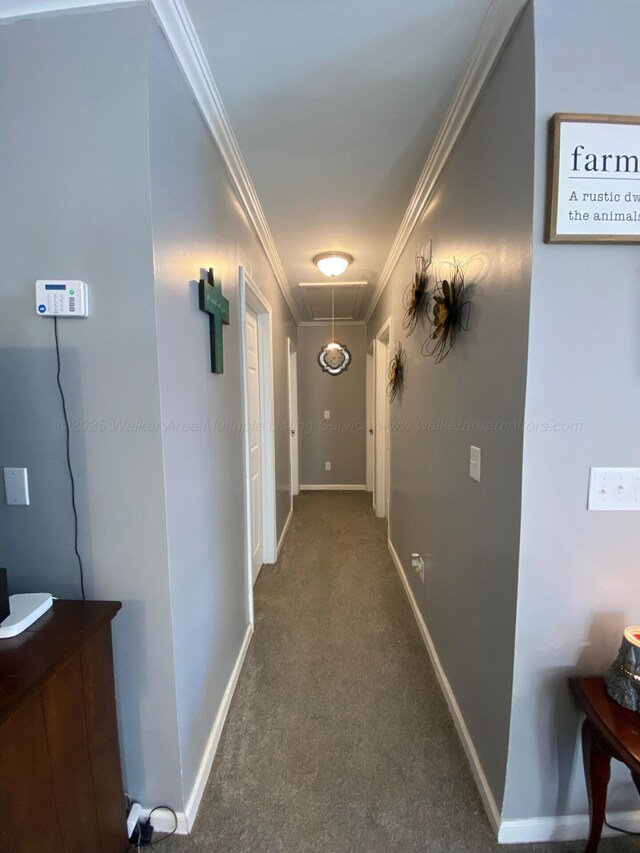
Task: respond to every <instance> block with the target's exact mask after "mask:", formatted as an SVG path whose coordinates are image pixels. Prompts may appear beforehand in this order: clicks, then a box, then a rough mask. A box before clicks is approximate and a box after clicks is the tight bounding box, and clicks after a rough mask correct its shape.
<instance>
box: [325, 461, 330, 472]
mask: <svg viewBox="0 0 640 853" xmlns="http://www.w3.org/2000/svg"><path fill="white" fill-rule="evenodd" d="M324 470H325V471H330V470H331V462H325V463H324Z"/></svg>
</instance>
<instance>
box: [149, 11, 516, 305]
mask: <svg viewBox="0 0 640 853" xmlns="http://www.w3.org/2000/svg"><path fill="white" fill-rule="evenodd" d="M155 2H160V0H155ZM174 2H177V0H174ZM184 3H185V6H186V8H187V10H188V12H189V14H190V16H191V19H192V20H193V25H194V27H195V30H196V32H197V33H198V37H199V40H200V42H201V44H202V45H204V54H205V55H206V59H207V61H208V64H209V65H210V67H211V72H212V75H213V77H215V80H216V84H217V89H216V91H218V90H219V93H220V97H221V100H222V101H224V108H223V109H225V110H226V112H225V115H226V113H228V116H229V121H230V124H231V125H232V126H233V129H234V132H235V134H236V136H237V140H238V146H239V149H242V152H243V155H244V158H245V159H246V163H247V168H248V171H249V172H250V174H251V179H252V181H253V184H252V187H253V186H255V190H254V192H255V195H256V200H257V198H258V197H259V198H260V201H261V203H262V206H263V207H264V215H265V217H266V220H268V222H269V226H268V227H269V228H270V229H271V230H270V232H269V233H270V234H271V232H272V233H273V240H274V252H275V245H277V247H278V251H279V257H281V258H282V269H283V271H284V277H285V279H286V282H287V287H288V289H289V292H290V294H291V300H292V302H293V304H294V306H295V309H296V310H295V313H296V314H297V315H298V320H300V319H302V320H304V321H310V320H313V319H314V318H319V317H320V316H321V315H322V313H323V312H321V311H317V310H314V309H313V302H312V295H316V294H314V292H313V291H305V290H304V289H303V288H300V287H299V282H301V281H302V282H307V283H308V282H317V283H321V281H322V275H321V274H320V273H319V271H318V270H317V269H316V268H315V266H314V264H313V257H314V256H315V255H316V254H318V253H319V252H322V251H325V250H326V249H327V248H332V249H337V250H341V251H344V252H348V253H350V254H351V255H353V257H354V261H353V264H352V265H351V266H350V267H349V269H348V271H347V272H345V273H344V274H343V277H344V278H345V279H349V280H364V281H366V282H367V285H366V287H362V288H360V290H359V293H358V297H359V298H358V300H357V306H355V313H354V312H352V313H351V314H350V315H349V316H350V317H351V319H355V320H363V319H368V318H369V317H370V316H371V314H372V312H373V308H374V307H375V303H376V302H377V299H378V297H379V295H380V293H381V292H382V290H383V289H384V286H385V284H386V283H387V281H388V280H389V277H390V275H391V272H392V270H393V268H394V267H395V264H396V263H397V261H398V259H399V257H400V254H401V253H402V250H403V248H404V246H405V245H406V242H407V240H408V238H409V236H410V234H411V232H412V231H413V229H414V228H415V225H416V224H417V222H418V220H419V218H420V216H421V215H422V213H423V212H424V209H425V207H426V205H427V203H428V201H429V198H430V197H431V194H432V193H433V189H434V185H435V183H436V181H437V178H438V176H439V174H440V172H441V170H442V168H443V165H444V163H445V162H446V159H447V157H448V155H449V153H450V151H451V149H452V147H453V145H454V144H455V141H456V139H457V136H458V134H459V133H460V130H461V129H462V126H463V125H464V122H465V120H466V118H467V116H468V115H469V112H470V111H471V109H472V107H473V104H474V102H475V100H476V98H477V96H478V94H479V92H480V90H481V89H482V86H483V84H484V81H485V80H486V78H487V76H488V75H489V73H490V72H491V69H492V67H493V65H494V62H495V59H496V57H497V55H498V52H499V50H500V48H501V46H502V44H503V42H504V40H505V38H506V37H507V35H508V34H509V32H510V30H511V28H512V26H513V23H514V21H515V19H516V17H517V16H518V14H519V12H520V11H521V10H522V8H523V7H524V5H525V3H526V0H433V2H430V3H428V4H425V3H424V2H422V0H397V2H396V3H395V4H393V5H391V4H386V3H382V2H374V4H373V5H372V3H371V0H346V2H345V0H324V2H323V3H322V4H317V3H315V2H312V0H299V2H297V3H296V5H295V14H294V13H293V7H292V4H291V2H290V0H273V2H272V3H269V4H264V3H260V2H258V0H184ZM434 35H436V36H437V37H436V38H434V37H433V36H434ZM213 77H212V79H213ZM243 162H244V161H243ZM425 164H426V165H425ZM407 205H408V206H407ZM260 210H262V207H261V208H260ZM266 220H265V221H266ZM399 224H400V228H399V229H398V225H399ZM275 254H276V255H277V254H278V253H277V252H275ZM337 281H339V279H337ZM346 296H347V294H346V292H345V293H344V294H343V297H342V298H343V299H346ZM323 298H324V297H323V295H322V292H321V291H318V292H317V299H316V302H317V301H318V299H320V300H322V299H323ZM345 316H346V315H345Z"/></svg>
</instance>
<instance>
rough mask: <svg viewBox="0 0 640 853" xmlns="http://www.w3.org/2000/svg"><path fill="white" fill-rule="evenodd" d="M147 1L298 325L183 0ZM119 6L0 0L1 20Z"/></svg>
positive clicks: (102, 1)
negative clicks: (179, 67)
mask: <svg viewBox="0 0 640 853" xmlns="http://www.w3.org/2000/svg"><path fill="white" fill-rule="evenodd" d="M145 2H147V3H148V5H149V6H150V7H151V8H152V10H153V12H154V14H155V16H156V18H157V19H158V22H159V23H160V26H161V27H162V30H163V32H164V34H165V36H166V37H167V40H168V42H169V44H170V45H171V48H172V50H173V52H174V54H175V56H176V59H177V60H178V63H179V64H180V66H181V68H182V71H183V73H184V75H185V77H186V80H187V83H188V84H189V87H190V89H191V91H192V92H193V95H194V97H195V100H196V103H197V104H198V106H199V108H200V111H201V112H202V115H203V117H204V120H205V122H206V123H207V125H208V126H209V130H210V131H211V135H212V136H213V139H214V141H215V143H216V145H217V147H218V150H219V151H220V154H221V155H222V158H223V160H224V162H225V165H226V167H227V170H228V172H229V176H230V178H231V181H232V183H233V185H234V187H235V190H236V192H237V193H238V197H239V199H240V202H241V204H242V206H243V208H244V211H245V213H246V214H247V217H248V219H249V221H250V223H251V225H252V226H253V229H254V231H255V232H256V236H257V237H258V240H259V241H260V244H261V246H262V248H263V249H264V252H265V254H266V256H267V259H268V261H269V263H270V265H271V268H272V270H273V274H274V276H275V278H276V281H277V282H278V285H279V286H280V290H281V291H282V296H283V297H284V300H285V302H286V303H287V305H288V306H289V310H290V311H291V314H292V315H293V319H294V320H295V321H296V323H297V322H298V321H299V319H300V318H299V315H298V311H297V309H296V307H295V304H294V301H293V297H292V294H291V290H290V288H289V283H288V281H287V276H286V274H285V271H284V267H283V265H282V261H281V260H280V255H279V254H278V250H277V248H276V244H275V242H274V239H273V235H272V234H271V230H270V228H269V224H268V222H267V219H266V217H265V215H264V211H263V209H262V205H261V204H260V199H259V198H258V195H257V193H256V190H255V187H254V186H253V182H252V181H251V177H250V175H249V172H248V170H247V166H246V163H245V161H244V157H243V156H242V152H241V151H240V146H239V145H238V140H237V139H236V136H235V133H234V132H233V128H232V127H231V124H230V122H229V117H228V115H227V111H226V109H225V107H224V104H223V103H222V99H221V97H220V92H219V91H218V87H217V86H216V82H215V80H214V79H213V74H212V73H211V68H210V67H209V64H208V62H207V59H206V57H205V54H204V51H203V49H202V44H201V43H200V39H199V38H198V35H197V33H196V30H195V27H194V25H193V21H192V20H191V17H190V15H189V13H188V12H187V8H186V6H185V4H184V0H145ZM122 5H134V4H132V2H131V0H0V19H3V18H4V19H9V20H16V19H18V18H25V17H34V16H35V15H50V14H53V13H56V12H58V13H59V12H70V11H78V10H80V9H90V8H93V9H96V8H100V7H103V8H111V7H115V6H122Z"/></svg>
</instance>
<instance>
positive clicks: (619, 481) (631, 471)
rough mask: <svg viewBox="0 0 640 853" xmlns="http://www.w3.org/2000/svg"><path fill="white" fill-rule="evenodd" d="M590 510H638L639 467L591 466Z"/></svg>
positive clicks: (639, 500)
mask: <svg viewBox="0 0 640 853" xmlns="http://www.w3.org/2000/svg"><path fill="white" fill-rule="evenodd" d="M587 509H590V510H605V511H606V510H608V511H611V510H634V509H635V510H640V468H592V469H591V472H590V476H589V497H588V501H587Z"/></svg>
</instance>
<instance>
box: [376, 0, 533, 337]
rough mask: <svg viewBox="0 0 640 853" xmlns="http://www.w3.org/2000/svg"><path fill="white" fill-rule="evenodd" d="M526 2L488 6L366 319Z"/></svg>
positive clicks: (500, 0) (497, 0)
mask: <svg viewBox="0 0 640 853" xmlns="http://www.w3.org/2000/svg"><path fill="white" fill-rule="evenodd" d="M525 5H526V0H491V5H490V6H489V9H488V10H487V14H486V15H485V17H484V20H483V22H482V26H481V27H480V31H479V32H478V35H477V36H476V39H475V41H474V43H473V47H472V50H471V58H470V60H469V62H468V63H467V67H466V69H465V71H464V73H463V74H462V77H461V78H460V80H459V82H458V86H457V88H456V91H455V93H454V96H453V98H452V100H451V103H450V105H449V109H448V110H447V112H446V115H445V117H444V120H443V122H442V124H441V126H440V130H439V131H438V135H437V136H436V139H435V142H434V143H433V147H432V148H431V151H430V152H429V156H428V157H427V162H426V163H425V166H424V169H423V170H422V174H421V175H420V178H419V179H418V183H417V185H416V188H415V190H414V191H413V195H412V197H411V201H410V202H409V206H408V207H407V210H406V212H405V214H404V218H403V220H402V222H401V224H400V228H399V229H398V233H397V234H396V237H395V240H394V241H393V245H392V246H391V251H390V252H389V255H388V257H387V260H386V261H385V264H384V267H383V268H382V272H381V273H380V275H379V277H378V281H377V284H376V289H375V292H374V294H373V297H372V299H371V303H370V304H369V308H368V310H367V314H366V317H365V319H366V321H367V322H369V320H370V319H371V317H372V316H373V312H374V311H375V308H376V305H377V304H378V300H379V299H380V297H381V295H382V292H383V291H384V289H385V287H386V285H387V283H388V281H389V279H390V278H391V274H392V272H393V270H394V269H395V266H396V264H397V263H398V261H399V260H400V256H401V255H402V252H403V251H404V248H405V246H406V245H407V242H408V240H409V237H410V236H411V234H412V233H413V230H414V228H415V227H416V225H417V224H418V222H419V221H420V218H421V217H422V214H423V213H424V211H425V209H426V207H427V205H428V204H429V201H430V200H431V198H432V197H433V194H434V191H435V187H436V183H437V181H438V178H439V177H440V174H441V173H442V170H443V168H444V166H445V163H446V162H447V160H448V158H449V155H450V154H451V151H452V149H453V146H454V145H455V144H456V141H457V139H458V137H459V136H460V133H461V131H462V128H463V127H464V125H465V123H466V121H467V118H468V117H469V114H470V112H471V110H472V109H473V107H474V105H475V103H476V100H477V99H478V95H479V94H480V92H481V90H482V87H483V86H484V84H485V82H486V80H487V78H488V77H489V75H490V74H491V71H492V70H493V67H494V65H495V62H496V59H497V58H498V55H499V53H500V51H501V49H502V46H503V44H504V43H505V40H506V39H507V36H508V35H509V33H510V32H511V29H512V28H513V25H514V23H515V21H516V20H517V18H518V16H519V14H520V12H521V11H522V9H523V8H524V6H525Z"/></svg>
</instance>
